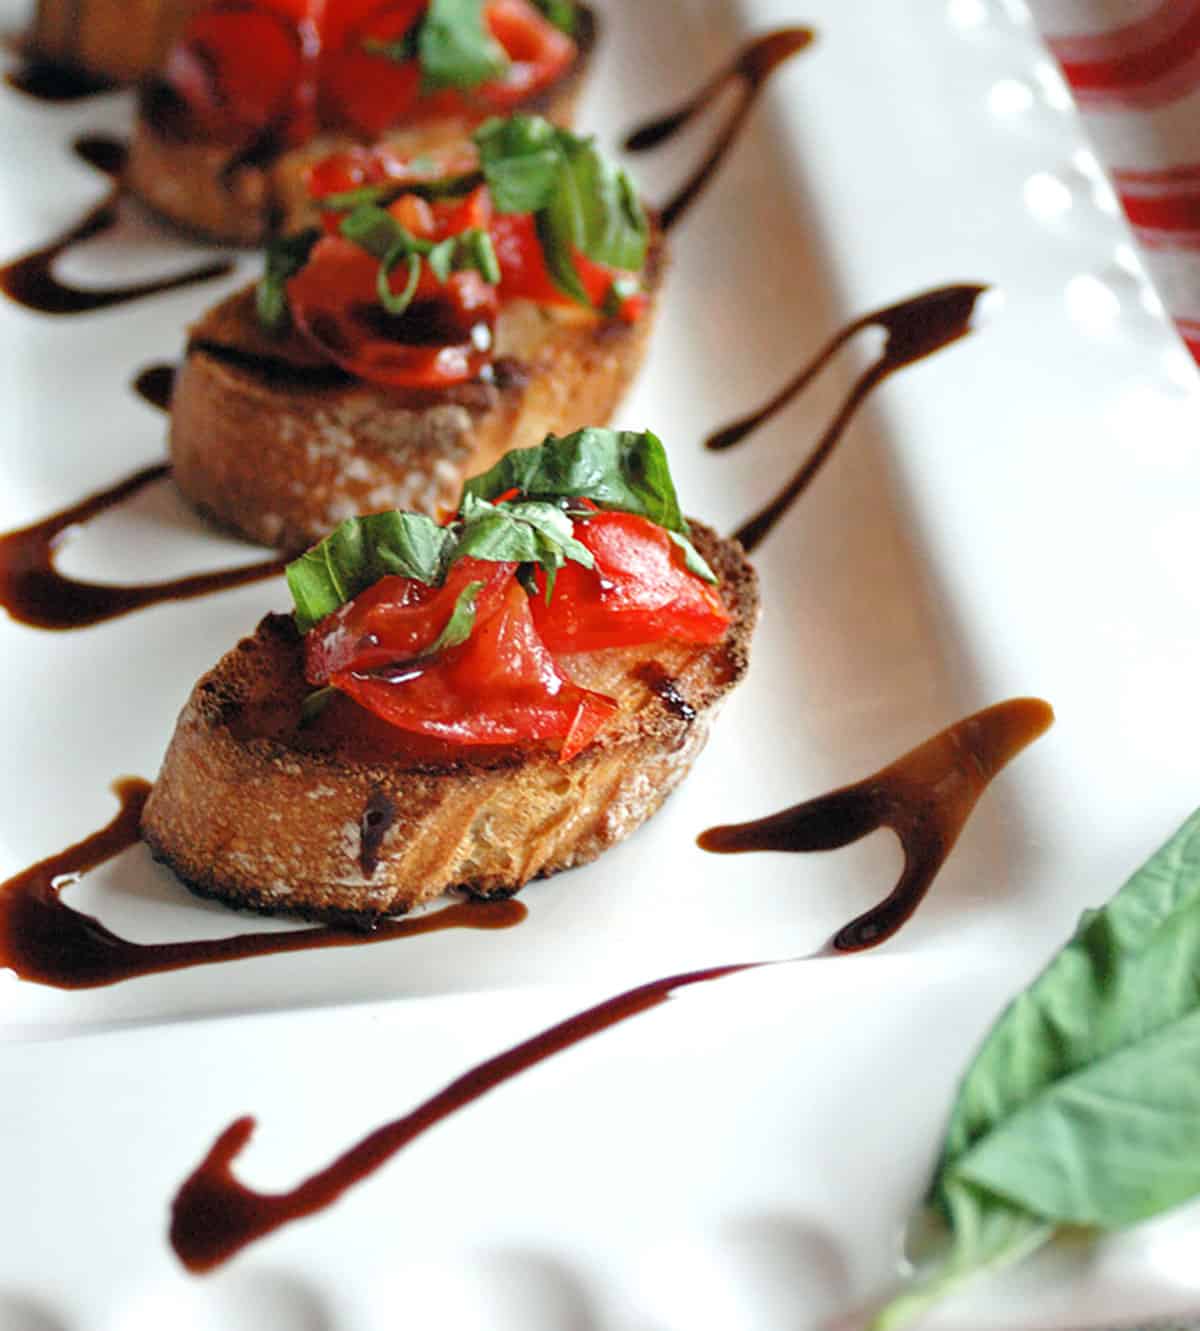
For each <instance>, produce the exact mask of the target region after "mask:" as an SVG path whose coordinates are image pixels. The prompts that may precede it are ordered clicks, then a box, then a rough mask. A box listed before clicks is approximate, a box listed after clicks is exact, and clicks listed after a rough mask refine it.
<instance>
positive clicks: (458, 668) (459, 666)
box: [316, 561, 617, 762]
mask: <svg viewBox="0 0 1200 1331" xmlns="http://www.w3.org/2000/svg"><path fill="white" fill-rule="evenodd" d="M463 562H464V563H465V562H466V561H463ZM505 577H506V581H507V587H506V589H505V590H504V592H503V595H502V596H501V597H500V600H499V605H498V606H497V608H495V609H494V610H493V611H492V612H491V613H490V614H488V615H487V617H486V618H484V617H483V616H482V615H481V616H480V617H479V618H477V619H476V624H475V629H474V632H473V633H472V634H471V636H470V638H468V639H467V641H466V642H465V643H463V644H462V645H461V646H458V647H453V648H450V649H449V650H448V651H445V652H443V653H440V654H439V655H437V656H435V657H432V658H430V659H428V660H425V661H420V660H418V661H407V662H406V661H399V662H396V663H395V666H394V669H392V670H391V671H388V670H387V669H386V668H382V669H380V668H377V669H375V670H374V671H372V672H370V673H368V672H366V671H364V670H361V669H353V668H347V669H342V670H339V671H336V672H335V673H334V674H333V675H332V676H331V677H330V679H331V682H332V684H333V686H334V687H335V688H337V689H339V690H340V691H341V692H343V693H346V694H348V695H349V696H350V697H351V698H353V699H354V701H355V702H357V703H359V704H360V706H363V707H365V708H367V709H368V710H369V711H371V712H374V713H375V715H376V716H379V717H381V718H382V719H383V720H385V721H388V722H389V723H390V724H392V725H394V726H397V727H399V728H400V729H402V730H408V731H412V732H413V733H415V734H418V735H425V736H430V737H432V738H435V739H441V740H445V741H448V742H450V743H453V744H460V745H464V746H474V745H486V744H492V745H494V744H514V743H525V742H530V741H538V740H548V739H561V740H562V741H563V745H562V749H561V751H560V754H559V759H560V761H561V762H568V761H570V759H571V758H573V757H574V756H575V755H576V754H578V753H579V752H581V751H582V750H583V749H584V748H586V747H587V745H588V744H590V743H591V742H592V741H593V740H594V739H595V737H596V735H597V733H598V732H599V730H600V729H601V728H602V727H603V726H604V724H605V723H606V722H607V721H608V720H609V718H610V717H611V716H612V715H613V713H614V712H615V711H616V709H617V704H616V702H614V701H613V699H611V698H606V697H605V696H604V695H603V694H599V693H595V692H593V691H592V690H589V689H584V688H581V687H580V686H579V685H577V684H574V683H572V682H571V680H569V679H568V678H567V677H566V675H564V674H563V672H562V671H561V670H560V669H559V667H558V666H557V665H556V664H555V661H554V658H553V657H552V656H551V655H550V652H549V651H548V649H547V648H546V646H545V644H544V643H543V642H542V640H541V639H540V638H539V637H538V633H537V629H536V628H535V627H534V622H533V617H532V615H531V613H530V609H529V598H528V596H526V594H525V592H524V591H523V589H522V588H521V586H520V585H519V584H518V583H517V581H516V578H515V576H514V574H513V569H512V566H511V565H509V566H507V572H506V575H505ZM320 629H321V626H318V629H317V630H316V632H320Z"/></svg>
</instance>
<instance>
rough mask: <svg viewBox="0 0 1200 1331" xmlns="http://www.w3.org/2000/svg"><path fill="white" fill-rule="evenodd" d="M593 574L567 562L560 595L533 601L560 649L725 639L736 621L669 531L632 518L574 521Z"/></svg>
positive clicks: (550, 640)
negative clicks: (689, 563)
mask: <svg viewBox="0 0 1200 1331" xmlns="http://www.w3.org/2000/svg"><path fill="white" fill-rule="evenodd" d="M575 539H576V540H577V541H579V542H581V543H582V544H583V545H585V546H587V548H588V549H589V550H590V551H591V552H592V555H593V556H594V558H595V560H596V567H595V568H594V569H586V568H584V567H583V565H582V564H576V563H574V562H568V563H567V564H566V566H565V567H563V568H561V569H560V570H559V572H558V578H557V580H556V582H555V584H554V596H553V598H552V599H551V602H550V604H549V605H548V606H547V605H546V600H545V595H544V590H545V579H544V576H543V575H542V574H541V573H539V574H538V581H539V587H540V588H541V589H542V591H543V594H542V595H541V596H538V597H535V598H534V600H533V617H534V622H535V623H536V624H537V628H538V632H539V633H540V634H541V635H542V639H543V641H544V642H545V643H546V645H547V647H549V648H550V650H551V651H554V652H587V651H595V650H597V649H599V648H603V647H632V646H636V645H639V644H642V643H651V642H661V641H663V640H664V639H674V640H677V641H681V642H697V643H714V642H720V640H721V639H722V638H723V637H724V636H725V631H726V629H727V628H728V627H729V624H730V620H731V616H730V614H729V611H728V610H727V609H726V608H725V605H724V603H723V602H722V600H721V596H720V593H719V592H718V591H717V589H716V588H715V587H713V586H711V585H710V584H709V583H707V582H704V581H703V580H702V579H700V578H698V577H697V576H696V575H695V574H694V573H691V572H689V571H688V569H687V568H686V566H685V565H684V562H683V553H682V551H681V550H680V549H679V547H678V546H677V545H676V544H675V542H674V541H672V540H671V538H670V536H669V535H668V534H667V532H666V531H664V530H663V528H662V527H660V526H659V525H658V524H657V523H654V522H651V521H650V520H649V518H643V517H639V516H637V515H636V514H633V513H597V514H596V515H595V517H591V518H587V519H586V520H581V521H578V522H576V524H575Z"/></svg>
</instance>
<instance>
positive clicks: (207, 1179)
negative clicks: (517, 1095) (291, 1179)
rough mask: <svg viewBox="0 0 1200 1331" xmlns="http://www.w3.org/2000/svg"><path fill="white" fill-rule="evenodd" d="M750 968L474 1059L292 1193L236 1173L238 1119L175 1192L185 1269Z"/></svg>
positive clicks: (730, 969)
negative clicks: (259, 1185)
mask: <svg viewBox="0 0 1200 1331" xmlns="http://www.w3.org/2000/svg"><path fill="white" fill-rule="evenodd" d="M750 968H751V967H749V966H746V965H734V966H714V967H711V968H709V969H707V970H699V971H689V972H687V973H685V974H682V975H672V976H670V977H668V978H667V979H663V980H653V981H651V982H650V983H649V984H643V985H639V986H638V988H636V989H631V990H629V991H628V992H627V993H623V994H618V995H617V996H616V997H615V998H610V999H608V1000H606V1001H605V1002H603V1003H598V1004H597V1005H596V1006H595V1007H591V1008H588V1009H587V1011H586V1012H580V1013H579V1014H577V1015H576V1016H574V1017H569V1018H567V1020H566V1021H562V1022H560V1023H559V1024H558V1025H557V1026H551V1027H550V1028H549V1029H548V1030H545V1031H542V1032H541V1033H540V1034H538V1035H535V1036H533V1037H532V1038H531V1039H529V1040H525V1041H523V1042H522V1043H521V1044H518V1045H514V1046H513V1047H512V1048H511V1049H507V1050H505V1051H504V1053H502V1054H497V1055H496V1056H495V1057H494V1058H490V1059H488V1060H487V1061H486V1062H485V1063H480V1064H477V1065H476V1066H475V1067H473V1068H471V1070H470V1071H469V1072H465V1073H463V1075H462V1076H461V1077H458V1078H456V1079H455V1080H454V1081H452V1082H451V1083H450V1084H449V1085H448V1086H446V1087H444V1088H443V1089H442V1090H441V1091H439V1092H438V1093H437V1094H436V1095H434V1096H432V1097H430V1099H428V1100H426V1101H425V1102H424V1103H423V1104H420V1105H418V1106H417V1107H416V1109H414V1110H412V1111H411V1113H408V1114H405V1115H404V1116H403V1117H402V1118H397V1119H393V1120H392V1122H390V1123H386V1124H384V1126H383V1127H381V1128H378V1129H376V1131H374V1132H372V1133H371V1134H370V1135H369V1136H367V1137H364V1138H363V1139H362V1140H361V1141H360V1142H358V1143H357V1144H356V1145H355V1146H352V1147H351V1148H350V1149H349V1150H348V1151H346V1152H344V1153H343V1154H342V1155H339V1156H338V1157H337V1159H336V1160H334V1161H333V1163H332V1164H330V1165H328V1166H326V1168H324V1169H322V1170H321V1171H320V1172H319V1173H317V1174H312V1175H310V1177H308V1178H307V1179H305V1180H304V1182H303V1183H301V1184H299V1185H298V1186H297V1187H295V1188H293V1189H292V1190H291V1191H290V1192H282V1193H266V1192H258V1191H256V1190H255V1189H253V1188H248V1187H247V1186H246V1185H245V1184H244V1183H242V1182H241V1181H240V1180H239V1179H238V1178H237V1177H236V1175H235V1174H234V1172H233V1163H234V1161H235V1160H236V1159H237V1157H238V1155H240V1154H241V1152H242V1151H243V1150H244V1148H245V1146H246V1144H247V1142H249V1140H250V1137H251V1136H252V1134H253V1132H254V1126H255V1121H254V1119H253V1118H251V1117H249V1116H246V1117H243V1118H239V1119H237V1120H235V1121H234V1122H233V1123H231V1124H230V1125H229V1127H228V1128H226V1129H225V1131H224V1132H223V1133H221V1135H220V1136H219V1137H218V1138H217V1140H216V1142H215V1143H214V1144H213V1147H212V1149H211V1150H210V1151H209V1152H208V1154H207V1155H206V1156H205V1157H204V1159H203V1160H202V1161H201V1163H200V1165H199V1166H198V1167H197V1168H196V1169H195V1170H194V1171H193V1172H192V1174H191V1175H189V1177H188V1178H187V1180H186V1181H185V1182H184V1184H183V1185H182V1187H181V1188H180V1189H179V1192H178V1193H177V1194H176V1195H175V1200H174V1202H173V1203H172V1205H171V1228H170V1241H171V1246H172V1248H174V1250H175V1253H176V1255H177V1256H178V1257H179V1260H180V1261H181V1262H182V1263H183V1264H184V1266H186V1267H187V1269H188V1270H189V1271H193V1272H196V1273H197V1274H199V1273H201V1272H204V1271H211V1270H213V1269H214V1268H215V1267H217V1266H220V1265H221V1263H222V1262H226V1261H228V1260H229V1258H231V1257H232V1256H234V1254H235V1253H237V1252H240V1251H241V1249H242V1248H245V1247H246V1246H247V1245H248V1244H251V1243H253V1242H254V1241H255V1240H256V1239H260V1238H264V1237H265V1236H266V1235H267V1234H270V1233H273V1232H274V1231H275V1230H277V1229H281V1228H282V1227H283V1226H284V1225H287V1224H290V1223H291V1222H292V1221H293V1220H300V1219H302V1218H303V1217H304V1216H308V1215H312V1214H314V1213H315V1212H317V1211H321V1210H323V1209H324V1208H325V1207H327V1206H330V1205H331V1204H332V1203H333V1202H335V1201H337V1199H338V1198H339V1197H340V1196H341V1195H342V1193H343V1192H345V1191H346V1189H347V1188H350V1187H352V1186H353V1185H354V1184H355V1183H359V1182H361V1181H362V1180H363V1179H364V1178H366V1177H367V1176H368V1175H369V1174H372V1173H374V1172H375V1170H377V1169H379V1168H380V1167H381V1166H382V1165H384V1164H386V1163H387V1161H388V1160H390V1159H391V1157H392V1156H394V1155H395V1154H396V1153H397V1152H398V1151H400V1150H402V1149H403V1148H404V1147H405V1146H407V1145H408V1144H409V1143H410V1142H411V1141H414V1140H415V1139H416V1138H417V1137H419V1136H421V1134H422V1133H424V1132H425V1131H427V1130H428V1129H429V1128H432V1127H433V1126H434V1125H435V1124H437V1123H440V1122H441V1121H442V1120H443V1119H445V1118H449V1117H450V1115H451V1114H453V1113H455V1112H456V1111H457V1110H459V1109H462V1108H464V1107H465V1106H466V1105H469V1104H471V1103H473V1102H474V1101H476V1100H478V1099H479V1098H480V1097H481V1096H484V1095H486V1094H487V1093H488V1092H489V1091H491V1090H494V1089H495V1088H496V1087H497V1086H500V1085H503V1083H504V1082H506V1081H510V1080H512V1078H514V1077H516V1076H519V1075H520V1074H521V1073H522V1072H526V1071H528V1069H529V1068H531V1067H533V1066H535V1064H538V1063H540V1062H542V1061H543V1060H544V1059H547V1058H550V1057H552V1056H553V1055H554V1054H558V1053H561V1052H562V1051H563V1050H565V1049H569V1048H570V1047H571V1046H572V1045H576V1044H579V1043H580V1041H582V1040H586V1039H587V1038H588V1037H589V1036H592V1035H599V1034H600V1032H601V1031H606V1030H608V1029H609V1027H611V1026H616V1025H617V1024H618V1023H620V1022H622V1021H628V1020H629V1019H630V1018H631V1017H636V1016H638V1015H639V1014H641V1013H643V1012H647V1011H649V1010H650V1009H651V1008H654V1007H657V1006H658V1005H659V1004H660V1003H664V1002H665V1001H666V1000H667V999H668V998H670V996H671V994H672V993H673V992H674V991H675V990H678V989H683V988H685V987H687V986H689V985H694V984H702V983H704V982H706V981H708V980H718V979H720V978H721V977H722V976H725V975H732V974H734V973H735V972H737V971H740V970H748V969H750Z"/></svg>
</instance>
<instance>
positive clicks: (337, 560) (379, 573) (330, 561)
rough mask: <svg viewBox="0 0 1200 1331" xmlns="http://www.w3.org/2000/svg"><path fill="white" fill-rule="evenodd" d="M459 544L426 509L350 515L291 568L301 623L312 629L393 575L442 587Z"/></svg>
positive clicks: (304, 628) (290, 584) (303, 628)
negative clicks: (449, 563)
mask: <svg viewBox="0 0 1200 1331" xmlns="http://www.w3.org/2000/svg"><path fill="white" fill-rule="evenodd" d="M453 546H454V534H453V533H452V532H451V531H449V530H448V529H447V528H445V527H440V526H438V524H437V523H436V522H434V520H433V519H432V518H429V517H426V516H425V515H424V514H423V513H395V512H393V513H372V514H370V515H369V516H367V517H363V518H347V519H346V521H345V522H343V523H342V524H341V525H340V526H339V527H337V528H336V529H335V530H334V531H333V532H332V533H331V534H330V535H329V536H327V537H326V538H325V539H324V540H323V541H321V542H320V544H319V545H315V546H313V548H312V549H311V550H308V551H306V552H305V553H304V554H302V555H301V556H300V557H299V559H294V560H292V562H291V563H290V564H289V565H288V566H287V580H288V587H289V588H290V589H291V593H292V599H293V601H294V602H295V605H296V627H297V628H298V629H299V630H300V632H301V633H307V632H308V630H309V629H311V628H312V627H313V625H314V624H317V623H319V622H320V621H321V620H322V619H324V618H325V616H326V615H329V614H332V613H333V611H335V610H336V609H337V608H338V607H339V606H342V605H345V604H346V602H347V601H352V600H353V599H354V598H355V597H356V596H357V595H358V594H359V592H362V591H365V590H366V589H367V588H368V587H370V586H372V585H373V584H374V583H376V582H378V581H379V579H380V578H382V577H386V576H387V575H388V574H389V573H396V574H399V575H400V576H401V577H403V578H415V579H416V580H417V581H418V582H424V583H427V584H428V585H429V586H436V585H437V584H438V583H439V582H440V581H441V580H442V576H443V574H444V572H445V568H446V565H447V564H448V562H449V559H450V553H451V550H452V548H453Z"/></svg>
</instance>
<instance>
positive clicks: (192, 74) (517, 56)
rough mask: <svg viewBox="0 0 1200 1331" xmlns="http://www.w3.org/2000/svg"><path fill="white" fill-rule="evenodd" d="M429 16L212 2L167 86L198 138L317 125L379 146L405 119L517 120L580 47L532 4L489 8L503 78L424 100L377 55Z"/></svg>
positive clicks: (179, 50)
mask: <svg viewBox="0 0 1200 1331" xmlns="http://www.w3.org/2000/svg"><path fill="white" fill-rule="evenodd" d="M427 7H428V0H218V2H217V3H215V4H211V5H209V6H208V7H206V8H205V9H203V10H202V11H201V12H200V13H198V14H197V15H195V17H193V19H192V20H191V22H190V24H189V25H188V27H187V29H186V31H185V33H184V36H183V39H182V41H181V42H180V43H179V45H177V46H176V48H175V49H174V50H173V51H172V52H171V54H170V56H169V57H168V61H167V65H166V70H165V77H166V79H167V81H168V82H169V83H171V85H172V86H173V87H174V88H175V89H176V91H177V92H178V93H179V95H180V96H181V97H183V98H184V100H185V101H186V102H187V103H188V105H189V106H190V107H191V108H192V111H193V114H194V115H195V117H196V120H197V123H198V124H199V126H200V127H201V128H202V130H203V131H204V132H206V133H229V132H231V131H232V130H235V129H247V128H249V129H252V130H253V129H261V128H263V127H264V126H267V125H270V124H274V123H276V122H279V123H280V124H281V127H282V128H284V129H285V130H286V131H287V138H288V141H289V142H292V143H296V142H301V141H303V140H304V139H307V138H310V137H312V135H313V134H315V133H316V131H317V127H318V123H319V124H321V125H324V126H327V127H347V128H349V129H351V130H353V131H354V132H355V133H358V134H361V135H364V136H366V137H371V138H374V137H378V136H379V135H381V134H383V133H384V132H385V131H386V130H388V129H390V128H392V127H393V126H394V125H397V124H399V123H400V122H401V121H404V120H408V119H429V118H430V117H434V116H465V117H467V118H468V119H471V120H479V119H481V118H482V117H483V116H485V115H487V114H490V113H492V112H503V111H508V110H512V109H513V108H515V107H516V106H517V105H519V104H520V103H521V102H523V101H525V100H526V99H528V98H529V97H532V96H534V95H535V94H537V93H538V92H541V91H542V90H543V89H545V88H547V87H549V86H550V85H551V84H553V83H554V82H556V81H557V80H558V79H559V78H561V77H562V76H563V74H565V73H566V71H567V69H568V68H569V67H570V65H571V62H572V61H573V60H574V58H575V43H574V42H573V41H572V40H571V38H570V37H568V36H567V35H566V34H565V33H563V32H560V31H559V30H558V29H557V28H556V27H554V25H553V24H552V23H550V22H548V21H547V20H546V19H545V18H544V17H543V15H542V14H541V13H539V11H538V10H537V8H536V7H535V6H534V5H532V4H530V3H529V0H488V3H487V6H486V8H485V11H484V14H485V19H486V21H487V24H488V26H489V28H490V29H491V31H492V33H493V35H494V36H495V38H496V40H497V41H498V42H499V43H500V45H501V46H502V47H503V48H504V50H505V52H506V54H507V55H508V57H509V64H508V66H507V68H506V69H505V71H504V74H503V75H502V76H501V77H500V78H498V79H495V80H493V81H491V82H489V83H485V84H483V85H482V86H480V87H479V88H474V89H469V90H466V91H464V92H459V91H456V90H454V89H449V90H442V91H436V92H432V93H426V92H424V91H423V90H422V74H421V68H420V64H419V62H418V61H417V60H415V59H414V60H401V61H397V60H394V59H392V58H391V57H390V56H389V55H388V54H387V53H386V52H384V51H381V50H379V49H378V46H377V45H376V44H378V45H382V46H391V45H394V44H396V43H398V42H401V41H403V39H404V38H405V36H406V35H407V34H408V33H409V32H410V30H411V29H412V27H413V25H414V24H415V23H416V22H417V21H418V20H419V19H420V18H421V17H422V15H423V14H424V12H425V10H426V8H427ZM373 48H374V49H373Z"/></svg>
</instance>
